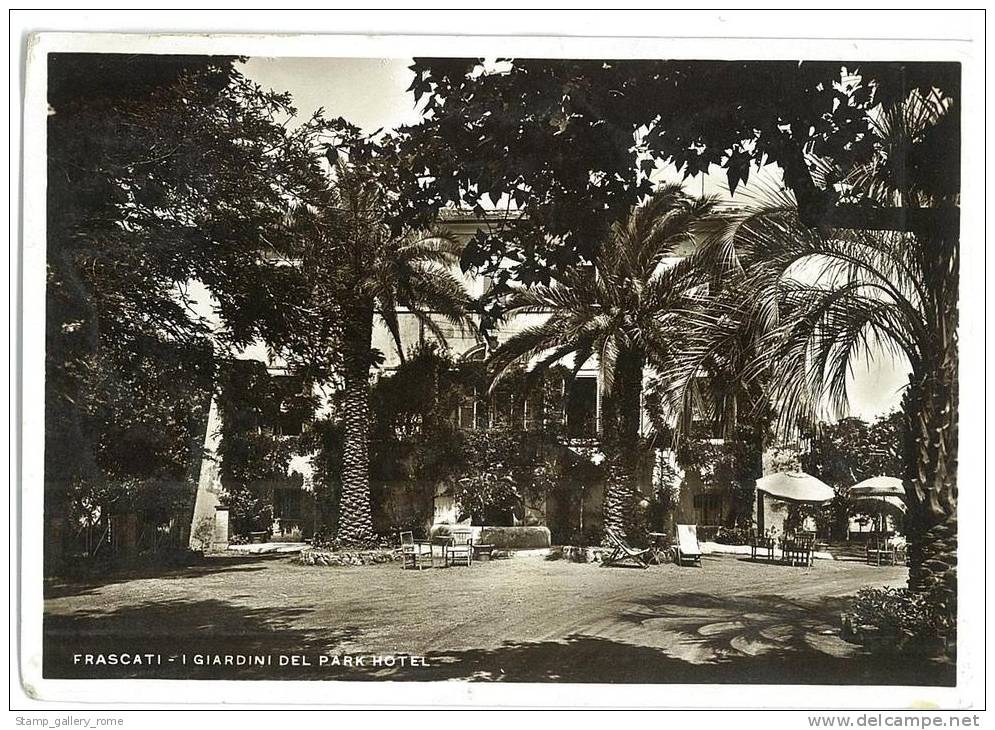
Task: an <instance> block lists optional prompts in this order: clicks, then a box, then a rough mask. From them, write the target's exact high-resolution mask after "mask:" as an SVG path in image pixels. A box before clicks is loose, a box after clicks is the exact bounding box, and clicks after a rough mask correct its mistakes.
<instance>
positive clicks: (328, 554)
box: [294, 548, 401, 567]
mask: <svg viewBox="0 0 995 730" xmlns="http://www.w3.org/2000/svg"><path fill="white" fill-rule="evenodd" d="M400 559H401V551H400V550H399V549H386V550H384V549H380V550H328V549H325V548H305V549H304V550H301V552H300V555H298V556H297V557H296V558H295V559H294V561H295V562H296V563H299V564H300V565H314V566H322V567H343V566H349V565H377V564H379V563H393V562H396V561H399V560H400Z"/></svg>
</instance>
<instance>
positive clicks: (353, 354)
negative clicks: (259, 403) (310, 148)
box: [297, 160, 473, 544]
mask: <svg viewBox="0 0 995 730" xmlns="http://www.w3.org/2000/svg"><path fill="white" fill-rule="evenodd" d="M387 204H388V200H387V194H386V193H385V191H384V189H383V187H382V185H380V184H378V182H377V180H376V179H375V176H374V174H372V173H371V172H370V170H368V169H367V168H365V167H360V166H352V165H349V164H348V162H346V161H342V160H340V161H338V162H337V163H336V164H335V166H334V174H333V182H332V185H331V186H330V187H329V189H328V190H327V191H325V194H324V195H323V196H322V198H321V201H320V203H319V204H317V205H312V206H310V207H309V209H308V210H307V211H304V210H302V211H298V213H297V218H298V221H297V225H298V226H299V227H300V228H301V229H306V230H307V231H308V232H309V234H310V239H309V241H308V243H307V244H306V247H305V248H306V249H308V251H309V252H310V253H309V255H307V256H305V257H304V260H305V264H304V265H305V267H308V262H310V263H312V264H313V267H312V270H311V271H310V275H311V277H312V279H313V280H314V281H315V282H316V286H315V292H314V294H313V296H314V297H315V300H316V301H317V302H318V306H317V307H316V309H315V313H316V314H318V315H319V317H320V316H324V317H325V318H330V319H332V320H333V321H332V322H331V323H330V324H329V322H324V323H321V322H318V323H316V325H328V326H327V327H325V329H330V330H334V335H333V336H331V337H329V338H328V339H329V340H330V341H332V342H334V343H335V345H336V346H337V349H338V352H337V353H335V355H336V357H335V358H334V361H335V364H336V368H335V369H336V370H337V372H338V374H339V380H340V383H339V385H340V386H341V401H340V407H341V413H342V422H343V431H344V443H343V457H342V475H341V484H342V493H341V498H340V501H339V519H338V530H337V536H338V539H339V540H340V542H342V543H344V544H363V543H367V542H369V541H370V540H371V539H372V538H373V523H372V515H371V509H370V479H369V429H370V404H369V398H370V370H371V368H372V367H374V366H375V365H376V364H377V363H378V362H379V360H380V359H381V353H379V352H378V351H376V350H375V349H374V348H373V345H372V337H373V328H374V323H375V320H376V319H378V318H379V320H380V321H381V322H382V323H383V324H384V325H385V326H386V328H387V330H388V331H389V332H390V334H391V336H392V339H393V341H394V344H395V346H396V348H397V353H398V356H399V357H400V358H401V360H402V361H403V360H404V351H403V347H402V338H401V327H400V323H399V320H398V310H399V309H401V308H404V309H406V310H408V311H409V312H410V313H411V314H412V315H413V316H414V317H416V318H417V319H418V321H419V323H420V325H421V326H422V327H424V328H425V330H426V331H427V332H429V333H430V334H431V335H432V336H434V337H435V338H436V339H438V340H439V341H440V342H445V332H444V331H443V329H442V327H440V318H441V320H443V321H445V322H448V323H450V324H452V325H454V326H456V327H458V328H460V329H464V328H467V327H473V321H472V318H471V316H470V314H469V307H470V298H469V296H468V295H467V292H466V290H465V288H464V286H463V284H462V282H461V281H460V279H459V278H457V277H456V276H455V275H454V274H453V269H454V267H455V266H456V265H457V264H458V262H459V255H460V251H461V249H462V247H461V245H460V243H459V242H458V241H457V240H455V239H454V238H453V237H452V236H450V235H449V234H448V233H446V232H444V231H428V232H416V231H407V232H402V233H396V232H395V231H394V230H393V229H392V228H391V227H390V225H389V221H388V217H387Z"/></svg>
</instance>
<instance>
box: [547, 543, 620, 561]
mask: <svg viewBox="0 0 995 730" xmlns="http://www.w3.org/2000/svg"><path fill="white" fill-rule="evenodd" d="M606 552H609V551H608V550H606V549H605V548H603V547H577V546H576V545H557V546H556V547H554V548H553V549H552V550H550V551H549V555H547V556H546V560H569V561H570V562H571V563H600V562H601V560H602V558H603V557H604V555H605V553H606Z"/></svg>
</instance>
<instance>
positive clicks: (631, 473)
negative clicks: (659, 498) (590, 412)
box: [601, 350, 645, 539]
mask: <svg viewBox="0 0 995 730" xmlns="http://www.w3.org/2000/svg"><path fill="white" fill-rule="evenodd" d="M644 361H645V357H644V355H643V354H642V353H641V352H639V351H637V350H626V351H622V352H620V353H619V355H618V359H617V361H616V364H615V373H614V380H615V382H614V384H613V387H612V392H611V394H606V395H604V396H603V398H602V409H601V410H602V424H601V425H602V445H603V447H604V450H605V453H606V456H607V474H606V484H605V495H604V502H603V504H602V519H603V522H604V527H605V528H606V529H610V530H613V531H614V532H616V533H620V534H626V535H628V536H629V537H630V538H631V539H638V538H640V537H641V535H640V534H639V532H640V531H639V526H638V525H637V519H636V509H635V506H636V501H637V496H638V489H637V486H636V475H637V469H638V466H639V456H640V448H639V446H640V445H639V424H640V420H641V415H642V410H641V402H640V401H641V398H642V388H643V364H644Z"/></svg>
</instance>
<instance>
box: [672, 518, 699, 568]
mask: <svg viewBox="0 0 995 730" xmlns="http://www.w3.org/2000/svg"><path fill="white" fill-rule="evenodd" d="M685 563H697V564H698V567H704V566H702V564H701V546H700V545H699V544H698V526H697V525H678V526H677V564H678V565H684V564H685Z"/></svg>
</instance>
